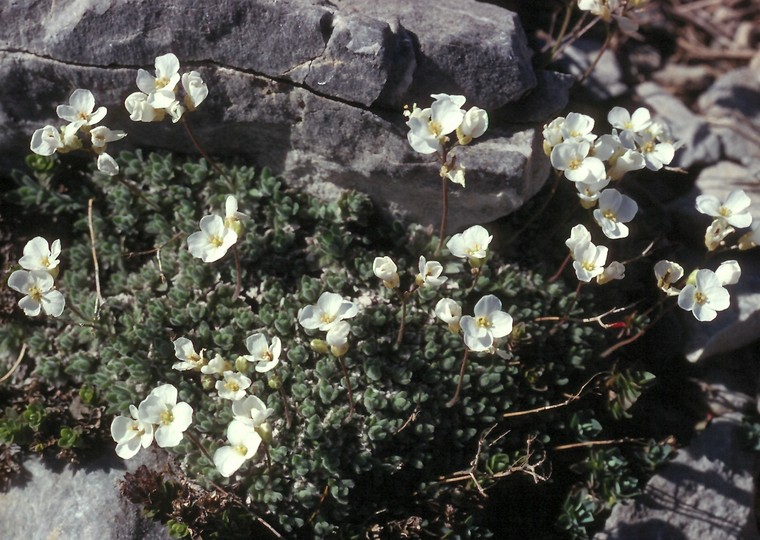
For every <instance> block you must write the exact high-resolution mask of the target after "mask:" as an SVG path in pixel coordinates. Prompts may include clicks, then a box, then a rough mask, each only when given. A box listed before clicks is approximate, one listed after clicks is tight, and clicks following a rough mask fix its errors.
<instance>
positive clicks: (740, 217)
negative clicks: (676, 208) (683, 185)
mask: <svg viewBox="0 0 760 540" xmlns="http://www.w3.org/2000/svg"><path fill="white" fill-rule="evenodd" d="M751 202H752V200H751V199H750V198H749V197H748V196H747V194H746V193H744V191H742V190H741V189H739V190H736V191H732V192H731V193H729V194H728V197H727V198H726V201H725V202H724V203H722V204H721V202H720V200H719V199H718V198H717V197H715V196H713V195H700V196H698V197H697V203H696V206H697V210H699V211H700V212H702V213H703V214H707V215H708V216H712V217H715V218H721V219H724V220H725V221H726V223H728V224H729V225H731V226H733V227H740V228H741V227H749V226H750V225H751V224H752V214H750V213H749V210H748V208H749V205H750V203H751Z"/></svg>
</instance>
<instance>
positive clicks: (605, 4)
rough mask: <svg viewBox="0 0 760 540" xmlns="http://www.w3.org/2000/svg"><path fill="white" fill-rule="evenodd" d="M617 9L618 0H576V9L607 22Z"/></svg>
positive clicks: (618, 5)
mask: <svg viewBox="0 0 760 540" xmlns="http://www.w3.org/2000/svg"><path fill="white" fill-rule="evenodd" d="M619 7H620V0H578V9H580V10H582V11H588V12H590V13H592V14H593V15H596V16H597V17H601V18H602V19H604V20H605V21H607V22H609V21H610V19H611V18H612V13H613V12H615V11H616V10H617V9H618V8H619Z"/></svg>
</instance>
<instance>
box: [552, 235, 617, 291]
mask: <svg viewBox="0 0 760 540" xmlns="http://www.w3.org/2000/svg"><path fill="white" fill-rule="evenodd" d="M565 245H566V246H567V247H568V249H569V250H570V256H571V257H572V259H573V268H574V269H575V275H576V277H577V278H578V280H579V281H583V282H585V283H588V282H590V281H591V280H592V279H594V278H596V282H597V283H598V284H600V285H603V284H604V283H607V282H609V281H612V280H616V279H623V278H624V277H625V265H623V263H621V262H618V261H613V262H611V263H610V264H608V265H607V266H606V267H605V264H606V263H607V254H608V249H607V247H606V246H597V245H595V244H594V243H593V242H592V241H591V233H590V232H589V231H588V229H587V228H586V227H584V226H583V225H576V226H575V227H573V228H572V230H571V231H570V238H568V239H567V240H565Z"/></svg>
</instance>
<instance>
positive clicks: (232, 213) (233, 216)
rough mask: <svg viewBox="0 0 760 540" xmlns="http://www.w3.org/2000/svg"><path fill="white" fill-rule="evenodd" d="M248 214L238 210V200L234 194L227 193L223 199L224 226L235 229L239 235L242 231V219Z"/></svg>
mask: <svg viewBox="0 0 760 540" xmlns="http://www.w3.org/2000/svg"><path fill="white" fill-rule="evenodd" d="M246 219H248V216H247V215H245V214H244V213H242V212H238V202H237V198H235V196H234V195H227V198H226V199H225V200H224V226H225V227H227V228H229V229H232V230H233V231H235V234H237V235H238V236H240V235H241V234H242V233H243V223H242V222H243V220H246Z"/></svg>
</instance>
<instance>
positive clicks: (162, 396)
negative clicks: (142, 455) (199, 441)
mask: <svg viewBox="0 0 760 540" xmlns="http://www.w3.org/2000/svg"><path fill="white" fill-rule="evenodd" d="M138 414H139V418H140V420H142V421H143V422H150V423H151V424H156V425H157V426H158V428H157V429H156V433H155V435H154V436H155V438H156V443H157V444H158V446H160V447H161V448H169V447H172V446H177V445H178V444H179V443H180V442H182V437H183V433H184V432H185V430H186V429H187V428H188V427H189V426H190V423H191V422H192V421H193V408H192V407H191V406H190V405H188V404H187V403H185V402H183V401H180V402H179V403H177V389H176V388H175V387H174V386H172V385H171V384H164V385H161V386H159V387H157V388H155V389H154V390H153V391H152V392H151V393H150V395H148V397H146V398H145V399H144V400H143V402H142V403H140V406H139V408H138Z"/></svg>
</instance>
